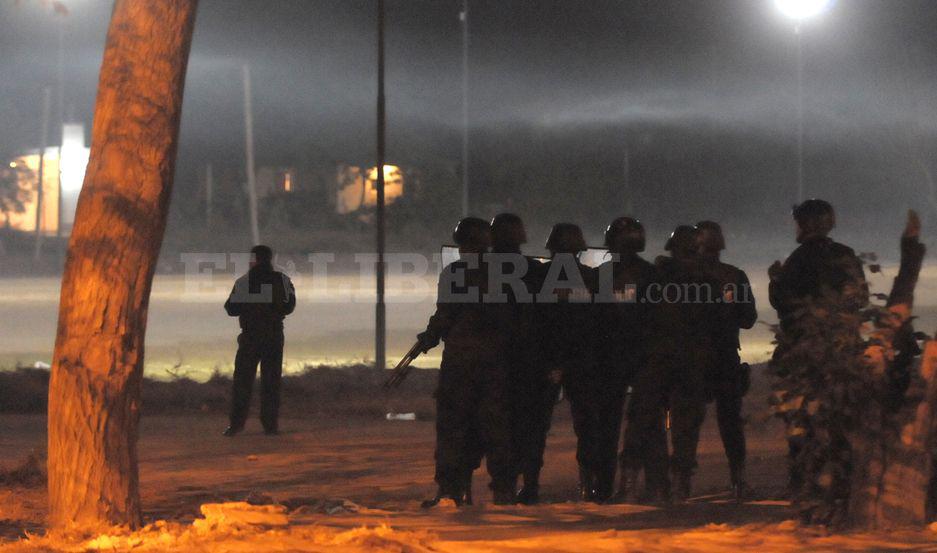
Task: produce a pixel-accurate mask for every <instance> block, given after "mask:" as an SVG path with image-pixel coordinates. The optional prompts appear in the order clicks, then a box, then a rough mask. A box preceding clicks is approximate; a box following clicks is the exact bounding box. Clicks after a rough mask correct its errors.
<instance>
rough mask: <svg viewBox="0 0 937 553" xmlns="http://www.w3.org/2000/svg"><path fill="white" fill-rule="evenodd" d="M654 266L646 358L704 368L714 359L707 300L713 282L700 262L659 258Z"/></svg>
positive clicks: (711, 312)
mask: <svg viewBox="0 0 937 553" xmlns="http://www.w3.org/2000/svg"><path fill="white" fill-rule="evenodd" d="M654 265H655V267H656V268H657V273H658V281H657V282H656V283H654V285H653V288H652V289H651V291H650V292H649V298H648V301H649V302H650V303H651V304H652V307H651V311H650V325H649V327H650V331H651V338H650V339H649V344H648V347H649V349H650V355H652V356H656V357H657V359H658V360H660V359H668V358H669V359H671V360H672V362H674V363H676V364H677V365H680V366H687V367H691V368H694V369H703V368H706V367H708V366H709V365H711V364H712V363H713V359H714V357H715V352H714V350H713V336H712V332H711V324H712V323H711V321H712V320H714V319H715V318H716V315H715V307H714V304H713V303H711V302H710V301H709V294H710V290H712V288H713V283H711V282H709V281H708V280H707V278H706V275H705V273H704V271H703V268H702V261H701V260H700V259H699V258H696V257H693V258H689V259H678V258H674V257H666V256H661V257H658V258H657V260H656V261H655V263H654Z"/></svg>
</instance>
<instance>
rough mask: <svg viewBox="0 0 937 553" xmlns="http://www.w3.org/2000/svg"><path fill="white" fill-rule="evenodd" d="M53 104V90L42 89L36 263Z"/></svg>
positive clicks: (40, 242)
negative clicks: (50, 116) (50, 112)
mask: <svg viewBox="0 0 937 553" xmlns="http://www.w3.org/2000/svg"><path fill="white" fill-rule="evenodd" d="M51 104H52V89H51V88H50V87H48V86H47V87H45V88H43V89H42V117H41V119H42V122H41V125H42V127H41V128H40V129H39V171H38V175H37V176H38V180H37V182H36V249H35V251H34V252H33V257H34V258H35V260H36V261H39V258H40V256H41V255H42V219H43V217H42V211H43V210H44V209H45V202H44V201H43V200H44V198H43V196H44V195H45V190H44V187H43V182H42V179H44V178H45V165H46V146H47V144H48V143H49V111H50V110H51Z"/></svg>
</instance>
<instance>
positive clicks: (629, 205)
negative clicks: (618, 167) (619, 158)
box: [623, 144, 634, 217]
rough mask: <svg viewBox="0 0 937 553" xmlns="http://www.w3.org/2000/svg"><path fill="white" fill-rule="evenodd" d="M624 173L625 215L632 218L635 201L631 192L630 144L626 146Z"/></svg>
mask: <svg viewBox="0 0 937 553" xmlns="http://www.w3.org/2000/svg"><path fill="white" fill-rule="evenodd" d="M623 172H624V175H623V176H624V179H625V213H627V214H628V216H629V217H630V216H631V215H632V213H634V200H633V199H632V192H631V150H630V149H629V148H628V144H625V157H624V160H623Z"/></svg>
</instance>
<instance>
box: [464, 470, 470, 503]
mask: <svg viewBox="0 0 937 553" xmlns="http://www.w3.org/2000/svg"><path fill="white" fill-rule="evenodd" d="M462 503H463V504H465V505H472V473H471V472H470V473H468V476H466V477H465V482H464V483H463V484H462Z"/></svg>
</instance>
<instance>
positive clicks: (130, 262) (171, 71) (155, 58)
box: [48, 0, 198, 531]
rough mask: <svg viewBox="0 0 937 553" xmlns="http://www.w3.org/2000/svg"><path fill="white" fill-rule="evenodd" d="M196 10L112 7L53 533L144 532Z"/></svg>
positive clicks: (75, 294)
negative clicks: (159, 311)
mask: <svg viewBox="0 0 937 553" xmlns="http://www.w3.org/2000/svg"><path fill="white" fill-rule="evenodd" d="M197 4H198V0H159V1H156V2H154V1H153V0H116V1H115V4H114V11H113V14H112V16H111V23H110V28H109V30H108V35H107V44H106V48H105V52H104V61H103V64H102V66H101V76H100V82H99V85H98V97H97V103H96V106H95V117H94V127H93V130H92V140H91V159H90V161H89V163H88V169H87V174H86V175H85V181H84V187H83V188H82V191H81V195H80V197H79V200H78V208H77V213H76V216H75V226H74V228H73V230H72V234H71V238H70V240H69V248H68V257H67V260H66V263H65V273H64V276H63V278H62V294H61V302H60V306H59V322H58V334H57V336H56V342H55V354H54V357H53V366H52V378H51V382H50V383H49V464H48V469H49V507H50V511H49V523H50V526H51V527H52V528H54V529H58V530H77V531H86V530H96V529H100V528H102V527H107V526H114V525H128V526H130V527H136V526H139V525H140V522H141V515H140V494H139V487H138V474H137V423H138V420H139V404H140V381H141V377H142V372H143V344H144V335H145V333H146V315H147V307H148V304H149V296H150V286H151V284H152V280H153V272H154V269H155V266H156V261H157V257H158V255H159V250H160V245H161V243H162V239H163V230H164V229H165V226H166V215H167V211H168V208H169V197H170V192H171V189H172V179H173V172H174V169H175V160H176V145H177V141H178V134H179V118H180V115H181V111H182V92H183V88H184V83H185V73H186V64H187V62H188V57H189V46H190V44H191V41H192V29H193V25H194V22H195V11H196V6H197Z"/></svg>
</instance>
